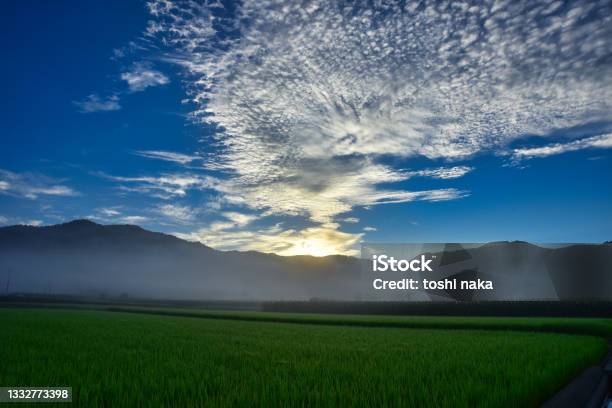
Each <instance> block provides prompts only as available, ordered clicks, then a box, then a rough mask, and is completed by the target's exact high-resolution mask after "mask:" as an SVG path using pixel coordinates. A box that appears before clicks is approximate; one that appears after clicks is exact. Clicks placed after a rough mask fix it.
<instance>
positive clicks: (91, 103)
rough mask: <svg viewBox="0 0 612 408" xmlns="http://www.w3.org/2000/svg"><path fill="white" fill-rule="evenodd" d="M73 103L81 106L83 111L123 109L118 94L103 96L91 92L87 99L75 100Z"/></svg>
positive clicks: (80, 110) (80, 108)
mask: <svg viewBox="0 0 612 408" xmlns="http://www.w3.org/2000/svg"><path fill="white" fill-rule="evenodd" d="M73 103H74V104H75V105H76V106H77V107H78V108H79V112H81V113H91V112H110V111H116V110H119V109H121V105H120V104H119V96H118V95H111V96H108V97H105V98H102V97H100V96H99V95H97V94H91V95H89V96H88V97H87V98H86V99H85V100H83V101H74V102H73Z"/></svg>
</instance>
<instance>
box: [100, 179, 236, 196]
mask: <svg viewBox="0 0 612 408" xmlns="http://www.w3.org/2000/svg"><path fill="white" fill-rule="evenodd" d="M96 174H97V175H98V176H100V177H103V178H106V179H108V180H112V181H116V182H119V183H121V185H120V187H119V188H120V189H122V190H124V191H133V192H139V193H152V194H154V195H155V196H157V197H159V198H164V199H169V198H172V197H184V196H186V195H187V193H188V191H189V190H207V189H208V190H217V191H224V192H227V193H228V194H229V191H228V190H226V189H225V188H224V184H223V182H222V181H221V180H219V179H217V178H215V177H212V176H203V175H197V174H191V173H184V174H183V173H168V174H162V175H160V176H138V177H122V176H113V175H109V174H106V173H96Z"/></svg>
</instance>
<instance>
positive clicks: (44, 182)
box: [0, 169, 78, 200]
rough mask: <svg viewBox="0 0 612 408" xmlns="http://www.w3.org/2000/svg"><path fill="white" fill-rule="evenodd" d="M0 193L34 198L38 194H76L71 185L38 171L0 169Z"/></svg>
mask: <svg viewBox="0 0 612 408" xmlns="http://www.w3.org/2000/svg"><path fill="white" fill-rule="evenodd" d="M0 194H6V195H12V196H16V197H25V198H29V199H32V200H35V199H36V198H38V197H39V196H76V195H78V193H77V192H76V191H75V190H73V189H72V188H71V187H68V186H65V185H63V184H60V181H58V180H56V179H53V178H51V177H48V176H45V175H42V174H38V173H29V172H28V173H13V172H11V171H8V170H2V169H0Z"/></svg>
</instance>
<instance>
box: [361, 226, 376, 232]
mask: <svg viewBox="0 0 612 408" xmlns="http://www.w3.org/2000/svg"><path fill="white" fill-rule="evenodd" d="M363 230H364V231H365V232H374V231H378V229H377V228H376V227H364V228H363Z"/></svg>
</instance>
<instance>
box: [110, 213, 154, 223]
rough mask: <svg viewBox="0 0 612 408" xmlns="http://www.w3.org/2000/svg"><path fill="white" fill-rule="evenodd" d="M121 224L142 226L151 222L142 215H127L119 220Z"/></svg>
mask: <svg viewBox="0 0 612 408" xmlns="http://www.w3.org/2000/svg"><path fill="white" fill-rule="evenodd" d="M118 221H119V222H121V223H124V224H141V223H143V222H147V221H149V217H145V216H142V215H126V216H124V217H121V218H119V219H118Z"/></svg>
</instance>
